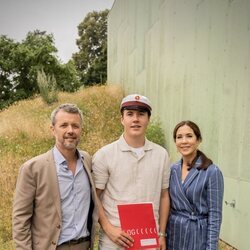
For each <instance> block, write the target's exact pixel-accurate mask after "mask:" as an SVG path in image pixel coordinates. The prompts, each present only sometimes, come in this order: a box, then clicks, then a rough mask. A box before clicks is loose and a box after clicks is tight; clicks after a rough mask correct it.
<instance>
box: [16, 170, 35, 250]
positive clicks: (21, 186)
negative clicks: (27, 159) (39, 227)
mask: <svg viewBox="0 0 250 250" xmlns="http://www.w3.org/2000/svg"><path fill="white" fill-rule="evenodd" d="M35 193H36V184H35V180H34V177H33V175H32V171H30V168H29V166H28V165H26V166H22V167H21V168H20V170H19V175H18V178H17V184H16V190H15V194H14V202H13V211H12V227H13V240H14V242H15V245H16V249H26V250H28V249H32V236H31V218H32V214H33V204H34V197H35Z"/></svg>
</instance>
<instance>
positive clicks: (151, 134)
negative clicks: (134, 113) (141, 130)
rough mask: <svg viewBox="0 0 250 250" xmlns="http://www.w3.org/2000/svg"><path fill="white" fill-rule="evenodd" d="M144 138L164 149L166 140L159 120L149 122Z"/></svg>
mask: <svg viewBox="0 0 250 250" xmlns="http://www.w3.org/2000/svg"><path fill="white" fill-rule="evenodd" d="M146 137H147V139H148V140H150V141H152V142H154V143H157V144H159V145H161V146H162V147H164V148H166V138H165V134H164V131H163V129H162V126H161V122H160V120H159V119H155V120H153V121H151V123H150V124H149V126H148V129H147V132H146Z"/></svg>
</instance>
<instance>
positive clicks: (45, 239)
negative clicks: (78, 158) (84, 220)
mask: <svg viewBox="0 0 250 250" xmlns="http://www.w3.org/2000/svg"><path fill="white" fill-rule="evenodd" d="M81 154H82V155H83V157H84V160H83V163H84V167H85V170H86V173H87V174H88V177H89V181H90V184H91V190H92V200H93V202H94V204H96V190H95V186H94V182H93V179H92V176H91V157H90V156H89V154H88V153H87V152H81ZM89 217H92V211H91V212H90V214H89ZM93 221H94V222H93V224H92V225H93V226H92V232H91V239H92V244H91V245H92V247H91V249H92V248H93V241H94V236H95V235H94V231H95V224H96V221H97V218H93ZM12 223H13V225H12V226H13V240H14V243H15V245H16V249H17V250H19V249H20V250H21V249H25V250H29V249H30V250H31V249H33V250H39V249H41V250H45V249H46V250H54V249H56V247H57V242H58V239H59V235H60V231H61V204H60V193H59V185H58V181H57V173H56V166H55V163H54V158H53V152H52V150H50V151H48V152H46V153H45V154H42V155H39V156H37V157H35V158H32V159H31V160H29V161H27V162H26V163H24V164H23V166H22V167H21V168H20V171H19V175H18V179H17V184H16V191H15V195H14V203H13V220H12Z"/></svg>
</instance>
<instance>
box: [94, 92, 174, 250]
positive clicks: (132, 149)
mask: <svg viewBox="0 0 250 250" xmlns="http://www.w3.org/2000/svg"><path fill="white" fill-rule="evenodd" d="M151 109H152V108H151V104H150V102H149V100H148V98H146V97H145V96H141V95H138V94H133V95H128V96H126V97H125V98H124V99H123V100H122V102H121V106H120V110H121V123H122V125H123V128H124V132H123V135H122V136H121V137H120V138H119V139H118V140H117V141H115V142H113V143H111V144H109V145H106V146H104V147H103V148H101V149H100V150H99V151H97V152H96V154H95V155H94V157H93V175H94V181H95V184H96V188H97V189H96V190H97V195H98V196H99V198H100V200H99V201H98V202H99V203H100V205H99V222H100V224H101V232H100V238H99V249H102V250H109V249H124V248H126V247H129V246H132V245H133V238H132V237H131V236H130V235H129V234H127V233H125V232H124V231H122V230H121V228H120V220H119V215H118V210H117V205H118V204H127V203H140V202H152V203H153V206H154V216H155V219H156V223H157V227H158V229H159V242H160V249H162V250H163V249H166V243H165V229H166V224H167V218H168V213H169V206H170V201H169V194H168V184H169V157H168V153H167V151H166V150H165V149H164V148H162V147H161V146H159V145H157V144H155V143H153V142H151V141H148V140H147V139H146V138H145V132H146V129H147V126H148V124H149V121H150V116H151Z"/></svg>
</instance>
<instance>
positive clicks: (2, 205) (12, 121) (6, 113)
mask: <svg viewBox="0 0 250 250" xmlns="http://www.w3.org/2000/svg"><path fill="white" fill-rule="evenodd" d="M121 98H122V91H121V89H119V88H118V87H115V86H100V87H91V88H85V89H82V90H80V91H79V92H77V93H60V94H59V101H58V102H57V103H54V104H53V105H47V104H45V103H44V102H43V101H42V99H41V98H40V97H37V98H34V99H31V100H24V101H20V102H18V103H16V104H15V105H12V106H11V107H9V108H8V109H6V110H3V111H1V112H0V186H1V188H0V221H1V223H0V246H1V247H0V248H1V249H12V248H11V246H9V243H8V244H6V242H9V241H10V240H11V210H12V198H13V192H14V189H15V182H16V177H17V174H18V169H19V167H20V165H21V164H22V163H23V162H25V161H26V160H28V159H30V158H31V157H33V156H35V155H38V154H40V153H43V152H46V151H47V150H49V149H50V148H51V147H52V146H53V145H54V139H53V137H52V135H51V133H50V129H49V126H50V113H51V111H52V110H53V109H54V108H55V107H56V106H58V105H59V104H61V103H66V102H67V103H75V104H77V105H78V106H79V108H80V109H81V110H82V111H83V114H84V126H83V135H82V138H81V142H80V145H79V147H80V148H82V149H84V150H86V151H88V152H89V153H90V154H94V153H95V151H96V150H97V149H98V148H100V147H101V146H103V145H105V144H107V143H109V142H111V141H113V140H115V139H116V138H118V136H119V135H120V133H121V131H122V127H121V125H120V114H119V105H120V101H121Z"/></svg>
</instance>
